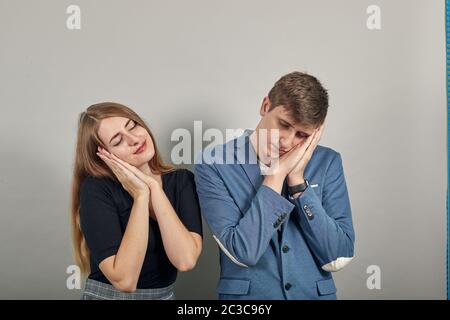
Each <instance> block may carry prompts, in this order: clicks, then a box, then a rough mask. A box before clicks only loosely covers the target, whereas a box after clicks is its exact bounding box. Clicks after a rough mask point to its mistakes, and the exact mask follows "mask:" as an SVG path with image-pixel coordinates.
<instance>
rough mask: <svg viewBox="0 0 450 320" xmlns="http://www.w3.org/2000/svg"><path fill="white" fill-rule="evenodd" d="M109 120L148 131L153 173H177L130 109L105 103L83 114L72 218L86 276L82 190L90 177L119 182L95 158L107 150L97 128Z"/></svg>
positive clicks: (79, 262)
mask: <svg viewBox="0 0 450 320" xmlns="http://www.w3.org/2000/svg"><path fill="white" fill-rule="evenodd" d="M108 117H124V118H127V119H132V120H133V121H134V122H136V123H137V124H139V125H140V126H142V127H143V128H145V129H146V130H147V132H148V133H149V134H150V137H151V138H152V140H153V145H154V149H155V154H154V156H153V158H152V159H151V160H150V161H149V163H148V164H149V166H150V169H151V170H152V171H153V172H154V173H165V172H169V171H172V170H174V167H173V166H171V165H168V164H165V163H164V162H163V160H162V158H161V156H160V154H159V151H158V148H157V146H156V141H155V139H154V136H153V134H152V132H151V131H150V129H149V127H148V126H147V124H146V123H145V121H144V120H142V119H141V118H140V117H139V116H138V115H137V114H136V113H135V112H134V111H133V110H131V109H130V108H128V107H126V106H124V105H121V104H119V103H114V102H103V103H98V104H94V105H92V106H90V107H88V108H87V109H86V111H85V112H82V113H81V114H80V117H79V122H78V134H77V143H76V150H75V164H74V169H73V180H72V202H71V213H70V216H71V217H70V218H71V224H72V240H73V249H74V257H75V261H76V263H77V265H78V266H79V267H80V269H81V272H82V273H83V274H87V273H89V271H90V265H89V260H90V252H89V248H88V247H87V245H86V241H85V238H84V235H83V233H82V231H81V227H80V186H81V185H82V183H83V181H84V179H85V178H86V177H88V176H93V177H109V178H112V179H114V180H116V181H118V180H117V178H116V177H115V175H114V174H113V172H112V171H111V169H109V167H108V166H107V165H106V164H105V163H104V162H103V160H101V159H100V158H99V157H98V156H97V155H96V153H97V146H101V147H103V148H105V149H106V146H105V145H104V144H103V142H102V141H101V140H100V137H99V136H98V128H99V126H100V121H101V120H102V119H105V118H108Z"/></svg>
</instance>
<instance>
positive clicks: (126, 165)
mask: <svg viewBox="0 0 450 320" xmlns="http://www.w3.org/2000/svg"><path fill="white" fill-rule="evenodd" d="M99 150H101V151H102V152H103V153H104V154H106V155H107V156H108V158H109V159H111V160H113V161H114V162H117V163H119V164H120V165H121V166H122V167H124V168H126V169H128V170H129V171H131V172H132V173H133V174H134V175H135V176H136V177H138V178H139V179H141V180H142V181H144V182H145V183H146V184H149V183H150V182H153V181H150V179H152V178H151V177H149V176H147V175H146V174H145V173H143V172H142V171H141V170H139V169H138V168H136V167H135V166H133V165H131V164H129V163H128V162H126V161H123V160H122V159H120V158H119V157H117V156H116V155H115V154H113V153H110V152H108V151H106V150H105V149H101V148H100V147H99Z"/></svg>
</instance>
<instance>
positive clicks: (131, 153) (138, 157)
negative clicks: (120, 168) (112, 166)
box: [98, 117, 155, 168]
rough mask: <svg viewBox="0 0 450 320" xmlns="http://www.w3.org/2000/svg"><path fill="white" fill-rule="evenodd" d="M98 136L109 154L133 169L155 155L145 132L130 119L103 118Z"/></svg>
mask: <svg viewBox="0 0 450 320" xmlns="http://www.w3.org/2000/svg"><path fill="white" fill-rule="evenodd" d="M98 135H99V137H100V139H101V140H102V142H103V143H104V145H105V146H106V149H107V150H108V151H109V152H110V153H113V154H115V155H116V156H117V157H119V158H120V159H122V160H123V161H125V162H128V163H129V164H131V165H133V166H135V167H138V168H139V167H140V166H142V165H143V164H145V163H147V162H148V161H150V159H152V158H153V156H154V154H155V149H154V147H153V141H152V138H151V137H150V135H149V133H148V132H147V130H145V128H143V127H141V126H140V125H139V124H137V123H136V122H134V121H133V120H131V119H128V118H124V117H109V118H105V119H103V120H101V122H100V127H99V129H98Z"/></svg>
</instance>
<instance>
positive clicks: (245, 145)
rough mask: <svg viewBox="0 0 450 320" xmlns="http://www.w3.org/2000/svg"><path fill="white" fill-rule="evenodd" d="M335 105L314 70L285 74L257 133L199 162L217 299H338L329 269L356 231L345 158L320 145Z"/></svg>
mask: <svg viewBox="0 0 450 320" xmlns="http://www.w3.org/2000/svg"><path fill="white" fill-rule="evenodd" d="M327 109H328V94H327V92H326V90H325V89H324V88H323V87H322V85H321V84H320V82H319V81H318V80H317V79H316V78H315V77H313V76H311V75H308V74H305V73H300V72H293V73H290V74H287V75H285V76H283V77H282V78H281V79H279V80H278V81H277V82H276V83H275V85H274V87H273V88H272V89H271V90H270V92H269V94H268V96H266V97H265V98H264V99H263V102H262V105H261V110H260V115H261V120H260V122H259V124H258V126H257V127H256V129H255V130H254V131H250V130H246V131H245V132H244V134H243V135H242V136H240V137H238V138H237V139H234V140H231V141H230V142H228V143H226V144H224V145H219V146H215V147H212V148H207V149H205V150H204V151H203V153H202V158H201V159H200V160H197V161H196V163H197V164H196V166H195V172H196V175H195V179H196V184H197V192H198V195H199V200H200V206H201V210H202V213H203V215H204V217H205V219H206V222H207V223H208V225H209V227H210V229H211V232H212V234H213V237H214V239H215V240H216V241H217V243H218V245H219V247H220V249H221V251H220V264H221V276H220V281H219V284H218V287H217V292H218V294H219V299H336V287H335V285H334V281H333V278H332V275H331V272H333V271H338V270H340V269H342V268H343V267H344V266H345V265H347V264H348V263H349V262H350V261H351V260H352V258H353V245H354V231H353V223H352V217H351V209H350V202H349V198H348V193H347V187H346V182H345V178H344V172H343V168H342V161H341V156H340V154H339V153H337V152H336V151H334V150H332V149H330V148H327V147H323V146H318V142H319V140H320V137H321V135H322V132H323V129H324V121H325V117H326V114H327ZM230 159H231V160H232V161H230ZM252 159H254V160H255V161H252Z"/></svg>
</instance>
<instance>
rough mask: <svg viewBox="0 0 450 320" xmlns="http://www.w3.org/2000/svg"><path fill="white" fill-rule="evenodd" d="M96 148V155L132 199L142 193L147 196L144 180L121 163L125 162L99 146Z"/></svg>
mask: <svg viewBox="0 0 450 320" xmlns="http://www.w3.org/2000/svg"><path fill="white" fill-rule="evenodd" d="M98 150H99V152H97V155H98V156H99V157H100V158H101V159H102V160H103V161H104V162H105V163H106V164H107V165H108V167H109V168H110V169H111V170H112V172H113V173H114V175H115V176H116V177H117V179H118V180H119V181H120V183H121V184H122V186H123V188H124V189H125V190H126V191H127V192H128V193H129V194H130V195H131V197H133V199H135V200H136V198H137V197H139V196H143V195H146V196H149V193H150V190H149V187H148V185H147V184H146V182H144V181H143V180H142V179H140V178H139V177H137V176H136V174H135V173H134V172H133V171H131V170H130V169H129V168H128V167H127V166H125V165H124V164H123V163H125V162H124V161H122V160H120V159H119V158H117V157H116V156H112V154H110V153H109V152H108V151H106V150H104V149H102V148H100V147H98ZM117 159H119V160H120V162H119V161H117ZM136 170H137V169H136ZM138 171H139V170H138Z"/></svg>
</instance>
